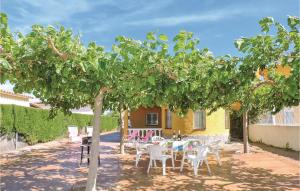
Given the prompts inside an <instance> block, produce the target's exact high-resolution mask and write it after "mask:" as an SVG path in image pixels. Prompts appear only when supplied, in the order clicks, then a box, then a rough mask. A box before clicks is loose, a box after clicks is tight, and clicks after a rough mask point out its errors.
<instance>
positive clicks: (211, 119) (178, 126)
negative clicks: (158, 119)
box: [162, 109, 229, 136]
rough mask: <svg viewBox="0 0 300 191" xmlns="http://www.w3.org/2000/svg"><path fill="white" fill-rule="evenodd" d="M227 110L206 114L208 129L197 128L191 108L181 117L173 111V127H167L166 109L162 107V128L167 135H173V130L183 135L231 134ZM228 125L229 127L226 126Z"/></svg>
mask: <svg viewBox="0 0 300 191" xmlns="http://www.w3.org/2000/svg"><path fill="white" fill-rule="evenodd" d="M226 115H227V113H226ZM226 115H225V110H223V109H219V110H217V111H216V112H214V113H212V114H211V115H207V114H206V129H205V130H195V129H193V126H194V124H193V123H194V112H193V111H192V110H190V111H189V112H188V113H187V114H186V116H184V117H180V116H178V115H177V114H176V113H172V129H166V128H165V127H166V110H165V109H162V128H163V134H164V135H165V136H171V135H172V133H173V131H175V133H178V131H179V130H180V133H181V134H182V135H219V134H229V128H228V124H226V121H225V116H226ZM225 127H227V128H225Z"/></svg>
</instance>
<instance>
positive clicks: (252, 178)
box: [112, 152, 300, 191]
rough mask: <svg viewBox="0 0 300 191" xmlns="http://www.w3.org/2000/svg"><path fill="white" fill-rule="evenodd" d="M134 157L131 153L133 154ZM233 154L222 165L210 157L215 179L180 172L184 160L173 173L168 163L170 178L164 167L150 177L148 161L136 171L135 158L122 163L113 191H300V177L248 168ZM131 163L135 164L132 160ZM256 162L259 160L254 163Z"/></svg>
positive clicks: (187, 168)
mask: <svg viewBox="0 0 300 191" xmlns="http://www.w3.org/2000/svg"><path fill="white" fill-rule="evenodd" d="M129 153H130V152H129ZM232 155H233V152H223V153H222V165H221V166H219V165H218V164H217V162H216V161H215V160H214V158H212V157H211V156H210V157H209V164H210V167H211V171H212V176H209V175H208V171H207V169H206V166H205V165H203V166H202V167H200V169H199V175H198V176H194V174H193V170H192V168H191V167H190V166H185V168H184V170H183V172H182V173H180V171H179V166H180V158H179V160H177V161H176V164H175V166H176V168H175V170H172V168H171V162H170V161H169V162H168V163H167V175H166V176H162V168H161V166H159V167H157V168H151V170H150V173H149V174H147V173H146V171H147V166H148V161H149V160H148V157H144V158H143V159H142V160H141V161H140V162H139V167H138V168H135V167H134V157H132V156H131V157H128V158H125V159H122V160H121V163H122V172H121V174H120V176H119V179H118V182H117V183H116V184H115V185H117V187H113V188H112V190H166V189H167V190H217V191H219V190H220V191H221V190H270V191H271V190H278V191H279V190H291V189H295V190H298V189H299V186H300V183H299V174H298V175H293V174H275V173H274V172H272V171H271V170H268V169H265V168H257V167H251V166H247V164H246V163H245V162H243V161H241V160H237V159H235V160H232V158H231V157H232ZM130 159H131V160H130ZM253 160H255V159H253Z"/></svg>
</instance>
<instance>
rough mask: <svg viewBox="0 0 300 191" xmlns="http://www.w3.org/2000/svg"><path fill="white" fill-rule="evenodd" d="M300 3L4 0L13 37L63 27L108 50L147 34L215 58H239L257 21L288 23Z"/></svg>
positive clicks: (275, 0)
mask: <svg viewBox="0 0 300 191" xmlns="http://www.w3.org/2000/svg"><path fill="white" fill-rule="evenodd" d="M299 4H300V3H299V0H251V1H249V0H185V1H182V0H148V1H146V0H144V1H141V0H140V1H137V0H123V1H117V0H102V1H101V0H98V1H96V0H76V1H75V0H73V1H72V0H49V1H44V0H26V1H25V0H1V11H2V12H5V13H7V14H8V17H9V25H10V27H11V30H12V31H21V32H25V33H26V32H28V31H30V27H31V25H33V24H42V25H56V24H61V25H64V26H66V27H69V28H72V29H73V31H74V32H76V33H80V34H81V35H82V40H83V42H84V43H85V44H87V43H88V42H90V41H95V42H96V43H97V44H99V45H103V46H104V47H105V48H106V49H108V50H110V48H111V45H112V44H113V43H114V40H115V37H116V36H118V35H125V36H128V37H133V38H136V39H140V40H143V39H144V38H145V35H146V33H147V32H149V31H157V32H158V33H164V34H167V35H168V36H169V37H171V38H170V39H172V38H173V36H174V35H175V34H176V33H178V32H179V31H180V30H187V31H191V32H194V33H195V36H196V37H199V38H200V47H207V48H209V49H210V50H211V51H212V52H213V53H214V54H215V55H218V56H220V55H224V54H233V55H235V54H237V51H236V50H235V48H234V45H233V42H234V40H235V39H237V38H239V37H241V36H253V35H256V34H259V33H260V29H259V26H258V21H259V19H261V18H263V17H266V16H272V17H274V18H275V19H276V20H278V21H280V22H281V23H284V24H285V23H286V18H287V15H294V16H297V15H299V9H300V6H299Z"/></svg>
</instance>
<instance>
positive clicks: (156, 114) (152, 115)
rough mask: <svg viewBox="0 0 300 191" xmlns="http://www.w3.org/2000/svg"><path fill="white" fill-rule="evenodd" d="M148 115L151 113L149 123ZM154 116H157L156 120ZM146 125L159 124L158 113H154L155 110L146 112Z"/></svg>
mask: <svg viewBox="0 0 300 191" xmlns="http://www.w3.org/2000/svg"><path fill="white" fill-rule="evenodd" d="M148 115H150V116H151V117H150V123H148V122H149V121H148ZM154 116H156V121H154ZM146 125H151V126H154V125H158V113H154V112H151V113H147V114H146Z"/></svg>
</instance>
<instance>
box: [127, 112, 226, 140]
mask: <svg viewBox="0 0 300 191" xmlns="http://www.w3.org/2000/svg"><path fill="white" fill-rule="evenodd" d="M124 121H125V124H124V126H125V128H128V127H129V128H128V131H127V130H126V131H125V132H129V133H130V132H131V131H132V130H137V129H138V130H140V131H144V132H143V134H144V133H145V131H147V130H153V131H156V132H159V133H156V134H158V135H162V136H166V137H171V136H172V135H173V133H175V134H179V133H180V134H181V135H186V136H198V135H222V136H226V137H228V136H229V126H230V120H229V113H227V112H226V111H225V110H224V109H219V110H217V111H216V112H214V113H212V114H211V115H208V114H207V112H206V111H200V110H199V111H192V110H189V111H188V112H187V114H186V115H185V116H183V117H181V116H179V115H178V114H177V113H176V112H171V111H170V110H168V109H167V108H164V107H153V108H139V109H138V110H136V111H132V112H130V113H126V114H125V119H124Z"/></svg>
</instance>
